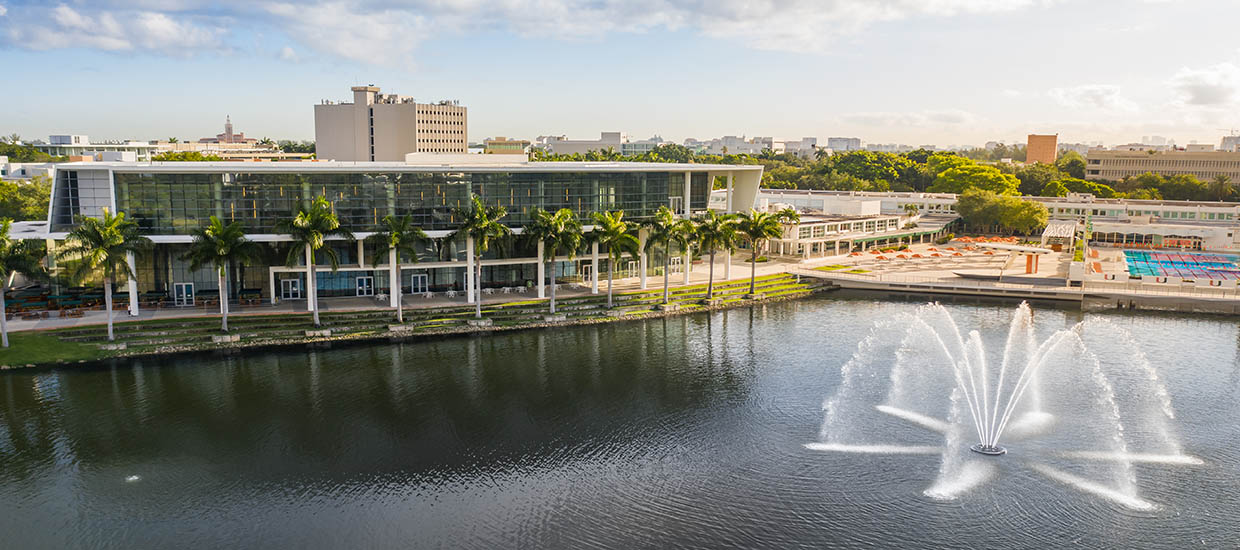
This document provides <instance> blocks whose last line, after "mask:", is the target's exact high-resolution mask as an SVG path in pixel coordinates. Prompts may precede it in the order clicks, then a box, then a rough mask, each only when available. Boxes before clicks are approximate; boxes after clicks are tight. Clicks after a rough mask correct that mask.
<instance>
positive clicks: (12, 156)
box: [0, 134, 64, 162]
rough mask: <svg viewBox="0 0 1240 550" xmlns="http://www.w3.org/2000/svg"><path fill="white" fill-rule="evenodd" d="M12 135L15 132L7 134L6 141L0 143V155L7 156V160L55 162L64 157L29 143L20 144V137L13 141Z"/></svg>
mask: <svg viewBox="0 0 1240 550" xmlns="http://www.w3.org/2000/svg"><path fill="white" fill-rule="evenodd" d="M14 136H17V134H13V136H9V137H10V141H9V142H8V143H0V156H5V157H9V162H57V161H61V160H63V159H64V157H53V156H52V155H49V154H47V153H44V152H43V151H40V150H38V149H35V148H34V147H32V146H30V145H22V144H21V142H20V139H21V138H20V137H18V141H13V140H12V138H13V137H14Z"/></svg>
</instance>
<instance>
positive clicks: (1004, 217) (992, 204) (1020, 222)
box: [956, 189, 1049, 235]
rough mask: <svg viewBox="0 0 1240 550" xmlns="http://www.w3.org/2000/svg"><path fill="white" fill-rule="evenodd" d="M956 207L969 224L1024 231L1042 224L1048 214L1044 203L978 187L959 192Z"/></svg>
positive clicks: (1030, 230)
mask: <svg viewBox="0 0 1240 550" xmlns="http://www.w3.org/2000/svg"><path fill="white" fill-rule="evenodd" d="M956 210H957V212H959V213H960V217H961V218H963V219H964V221H965V223H968V224H970V225H973V226H978V227H998V228H1003V229H1007V230H1009V231H1014V232H1017V233H1022V234H1026V235H1027V234H1029V233H1031V232H1033V231H1034V230H1036V229H1038V228H1040V227H1045V226H1046V222H1047V219H1048V216H1049V213H1048V212H1047V210H1046V207H1045V206H1042V205H1041V204H1039V203H1036V202H1033V201H1027V200H1024V199H1021V198H1020V197H1013V196H1007V195H999V194H997V193H994V192H992V191H986V190H982V189H969V190H967V191H965V192H964V193H962V194H961V195H960V200H959V201H958V202H957V203H956Z"/></svg>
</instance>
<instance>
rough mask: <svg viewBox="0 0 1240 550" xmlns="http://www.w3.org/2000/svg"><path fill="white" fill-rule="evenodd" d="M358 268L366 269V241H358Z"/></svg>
mask: <svg viewBox="0 0 1240 550" xmlns="http://www.w3.org/2000/svg"><path fill="white" fill-rule="evenodd" d="M357 267H366V241H363V240H362V239H358V240H357Z"/></svg>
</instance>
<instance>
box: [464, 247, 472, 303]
mask: <svg viewBox="0 0 1240 550" xmlns="http://www.w3.org/2000/svg"><path fill="white" fill-rule="evenodd" d="M465 302H466V303H469V304H472V303H474V238H473V237H466V238H465Z"/></svg>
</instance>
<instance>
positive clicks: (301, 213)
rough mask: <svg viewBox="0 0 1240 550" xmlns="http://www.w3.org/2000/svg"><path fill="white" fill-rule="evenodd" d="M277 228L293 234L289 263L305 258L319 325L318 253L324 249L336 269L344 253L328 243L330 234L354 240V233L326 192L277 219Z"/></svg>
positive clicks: (308, 288)
mask: <svg viewBox="0 0 1240 550" xmlns="http://www.w3.org/2000/svg"><path fill="white" fill-rule="evenodd" d="M276 232H277V233H283V234H286V235H289V236H290V237H292V240H293V242H292V245H291V246H290V247H289V250H288V255H287V256H286V258H285V265H288V266H289V267H293V266H295V265H297V261H298V259H299V258H300V257H303V256H304V258H305V261H306V287H307V291H308V293H307V294H306V296H307V298H308V299H309V300H310V311H311V313H312V314H313V316H314V326H316V327H317V326H319V293H318V284H317V282H316V280H317V277H316V276H315V273H314V268H315V261H314V260H315V256H316V253H317V252H319V251H320V250H321V251H322V252H323V256H324V257H325V258H327V261H328V263H329V264H330V265H331V268H332V272H333V273H334V272H335V271H336V270H338V269H340V255H339V254H336V250H335V249H334V248H332V247H330V246H324V245H326V244H327V238H328V237H344V238H345V239H346V240H349V241H352V240H354V237H353V233H352V232H351V231H349V230H348V229H345V228H344V227H341V225H340V219H339V218H337V217H336V212H335V210H334V209H333V208H332V203H330V202H328V201H327V197H325V196H323V195H319V196H318V197H315V198H314V200H313V201H311V202H310V205H309V206H308V207H303V208H301V209H299V210H298V212H297V215H296V216H293V217H292V218H291V219H287V220H281V221H280V222H279V223H277V224H276Z"/></svg>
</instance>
